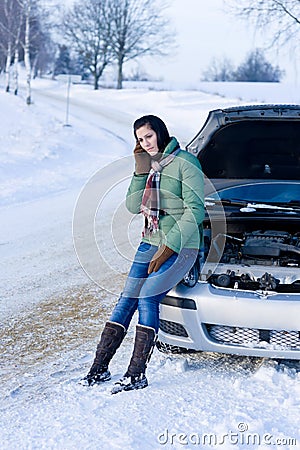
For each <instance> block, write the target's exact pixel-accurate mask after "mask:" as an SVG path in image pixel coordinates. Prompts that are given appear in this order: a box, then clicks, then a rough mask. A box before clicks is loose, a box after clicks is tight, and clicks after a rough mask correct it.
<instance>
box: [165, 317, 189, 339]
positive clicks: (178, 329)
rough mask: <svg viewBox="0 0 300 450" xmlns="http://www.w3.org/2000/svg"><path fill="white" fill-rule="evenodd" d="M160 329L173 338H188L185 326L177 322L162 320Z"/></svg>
mask: <svg viewBox="0 0 300 450" xmlns="http://www.w3.org/2000/svg"><path fill="white" fill-rule="evenodd" d="M159 328H160V329H161V330H162V331H163V332H164V333H168V334H173V336H183V337H188V334H187V331H186V329H185V328H184V326H183V325H181V324H180V323H177V322H170V321H169V320H163V319H160V321H159Z"/></svg>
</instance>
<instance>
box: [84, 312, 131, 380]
mask: <svg viewBox="0 0 300 450" xmlns="http://www.w3.org/2000/svg"><path fill="white" fill-rule="evenodd" d="M125 334H126V329H125V327H124V326H123V325H121V324H119V323H117V322H110V321H108V322H106V324H105V327H104V330H103V332H102V334H101V338H100V342H99V344H98V345H97V350H96V356H95V359H94V362H93V364H92V367H91V369H90V371H89V373H88V374H87V376H86V377H84V378H83V380H82V381H83V384H87V385H88V386H92V385H93V384H95V383H102V382H103V381H108V380H110V379H111V374H110V371H109V370H108V364H109V363H110V361H111V359H112V357H113V356H114V354H115V353H116V351H117V349H118V348H119V347H120V345H121V343H122V341H123V339H124V336H125Z"/></svg>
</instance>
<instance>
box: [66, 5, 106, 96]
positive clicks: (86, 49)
mask: <svg viewBox="0 0 300 450" xmlns="http://www.w3.org/2000/svg"><path fill="white" fill-rule="evenodd" d="M107 4H108V0H80V1H78V2H77V3H75V4H74V5H73V7H72V8H71V10H70V11H69V12H67V13H66V14H65V16H64V20H63V22H64V35H65V37H66V38H67V39H68V40H69V41H70V43H71V45H72V46H73V47H74V49H75V51H76V52H77V54H78V55H79V56H80V58H81V59H82V61H83V63H84V66H85V67H86V68H88V69H89V71H90V72H91V74H92V75H93V77H94V89H98V88H99V79H100V77H101V76H102V74H103V71H104V69H105V68H106V66H107V65H108V64H110V63H111V61H112V52H111V31H110V29H111V26H110V23H109V21H107V20H105V17H106V16H107Z"/></svg>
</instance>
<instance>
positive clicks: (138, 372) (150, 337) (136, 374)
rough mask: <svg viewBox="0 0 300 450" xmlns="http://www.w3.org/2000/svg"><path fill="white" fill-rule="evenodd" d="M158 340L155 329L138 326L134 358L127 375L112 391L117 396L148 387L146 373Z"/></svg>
mask: <svg viewBox="0 0 300 450" xmlns="http://www.w3.org/2000/svg"><path fill="white" fill-rule="evenodd" d="M155 340H156V332H155V329H154V328H151V327H147V326H144V325H137V327H136V334H135V343H134V349H133V353H132V357H131V360H130V363H129V366H128V369H127V371H126V373H125V375H124V376H123V377H122V378H121V379H120V380H119V381H117V382H116V383H115V384H114V387H113V389H112V391H111V393H112V394H116V393H117V392H121V391H131V390H133V389H143V388H145V387H147V386H148V380H147V378H146V375H145V372H146V368H147V363H148V362H149V360H150V357H151V355H152V351H153V348H154V344H155Z"/></svg>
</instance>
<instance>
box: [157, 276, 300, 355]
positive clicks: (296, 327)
mask: <svg viewBox="0 0 300 450" xmlns="http://www.w3.org/2000/svg"><path fill="white" fill-rule="evenodd" d="M159 340H160V341H162V342H164V343H167V344H169V345H173V346H176V347H183V348H186V349H191V350H197V351H210V352H220V353H229V354H237V355H247V356H259V357H270V358H284V359H299V360H300V294H294V293H293V294H291V295H290V294H278V293H274V292H268V293H263V292H254V291H241V290H236V289H228V288H218V287H215V286H212V285H210V284H209V283H207V282H203V281H200V282H199V283H197V285H196V286H195V287H194V288H188V287H185V286H183V285H178V286H176V288H174V289H173V290H172V291H170V292H169V294H168V295H167V296H166V297H165V299H164V300H163V301H162V303H161V312H160V330H159Z"/></svg>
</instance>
